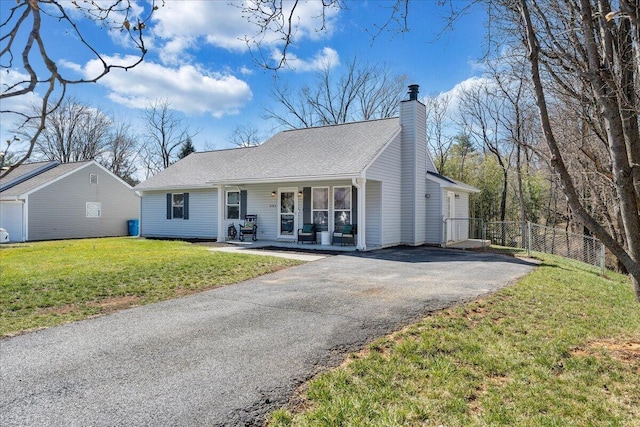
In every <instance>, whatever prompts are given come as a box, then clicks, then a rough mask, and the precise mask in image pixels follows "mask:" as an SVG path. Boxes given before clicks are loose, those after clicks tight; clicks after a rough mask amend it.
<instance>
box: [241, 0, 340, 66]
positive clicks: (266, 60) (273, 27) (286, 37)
mask: <svg viewBox="0 0 640 427" xmlns="http://www.w3.org/2000/svg"><path fill="white" fill-rule="evenodd" d="M320 1H321V10H320V12H319V14H320V16H319V17H318V18H320V19H319V23H320V24H319V27H318V28H317V29H316V31H317V32H321V31H324V30H325V28H326V27H325V23H326V17H327V15H328V14H329V13H330V11H331V9H342V8H344V7H345V5H344V3H343V0H320ZM300 3H302V2H300V0H293V1H285V0H253V1H247V2H242V5H241V6H239V8H241V9H242V15H243V17H244V18H245V19H246V20H247V21H248V22H250V23H252V24H254V25H255V27H256V30H257V31H256V34H254V35H247V36H245V38H244V41H245V43H246V44H247V47H248V48H249V51H250V52H251V54H252V55H253V57H254V59H255V60H256V62H257V63H258V64H259V65H260V66H262V67H264V68H266V69H271V70H278V69H280V68H282V67H284V66H286V64H287V54H288V51H289V47H290V45H291V44H292V43H294V41H295V38H296V34H297V31H298V25H299V23H300V17H299V10H298V7H299V6H300ZM274 38H275V40H273V42H272V43H269V42H267V40H272V39H274ZM274 47H275V49H276V50H277V51H279V54H276V55H274V53H273V48H274Z"/></svg>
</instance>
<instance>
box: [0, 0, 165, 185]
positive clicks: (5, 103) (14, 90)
mask: <svg viewBox="0 0 640 427" xmlns="http://www.w3.org/2000/svg"><path fill="white" fill-rule="evenodd" d="M134 6H135V7H134ZM157 8H158V6H157V4H156V0H151V2H150V6H149V7H148V8H146V9H144V8H143V9H140V8H139V4H138V2H135V4H134V2H133V1H131V0H111V1H104V2H103V1H100V2H98V1H82V2H80V1H71V2H67V1H61V0H47V1H37V0H17V1H15V5H14V6H12V7H11V8H9V10H8V12H7V13H6V15H5V16H3V17H2V18H1V20H0V30H1V31H2V32H1V33H0V69H2V71H3V72H5V73H7V76H9V77H7V80H6V81H7V82H8V83H7V84H4V85H3V87H2V89H1V92H0V104H1V107H0V113H1V114H3V115H4V114H6V115H11V116H15V117H16V120H19V121H20V122H19V123H18V124H17V127H18V128H19V129H20V130H22V129H23V127H24V126H28V127H29V128H30V129H31V131H30V135H31V138H30V140H29V141H28V147H27V149H26V150H25V152H24V154H23V155H22V156H21V158H20V159H19V160H18V161H16V162H15V163H14V165H13V166H12V167H17V166H18V165H20V164H21V163H23V162H24V161H25V160H26V159H28V158H29V156H31V153H32V152H33V149H34V147H35V145H36V141H37V140H38V138H39V137H40V134H41V133H42V132H43V131H44V130H45V128H46V118H47V116H48V115H49V114H51V113H52V112H53V111H55V110H56V109H57V108H58V107H59V106H60V103H61V102H62V100H63V99H64V97H65V94H66V91H67V88H68V86H69V85H77V84H84V83H90V82H97V81H98V80H100V79H101V78H102V77H104V76H105V75H107V74H108V73H109V72H110V71H111V70H112V69H114V68H120V69H125V70H127V69H130V68H133V67H135V66H136V65H138V64H139V63H140V62H141V61H142V60H143V59H144V56H145V55H146V52H147V49H146V47H145V44H144V39H143V33H144V30H145V29H146V26H147V25H146V23H147V22H148V20H149V19H150V17H151V14H152V13H153V11H154V10H156V9H157ZM138 10H144V11H143V14H146V15H145V16H142V15H136V14H135V13H136V11H138ZM79 17H80V18H79ZM82 19H87V20H89V21H93V22H95V23H99V24H101V26H102V28H104V30H105V31H110V30H117V31H121V32H123V33H126V34H127V35H128V41H129V43H130V46H131V47H132V48H134V49H135V50H137V52H138V56H137V58H136V59H134V60H132V61H131V62H130V63H128V64H113V63H109V62H107V60H106V59H105V57H103V56H102V55H101V54H100V53H99V52H98V51H97V50H96V49H97V48H96V46H95V45H94V44H92V42H91V41H89V40H88V39H87V38H86V37H85V35H84V33H83V30H82V25H80V23H81V21H82ZM58 29H64V30H66V31H70V32H71V33H72V34H74V36H75V38H74V40H75V41H77V45H76V46H73V47H70V49H71V48H74V49H84V50H85V51H86V52H88V53H89V54H90V55H91V56H92V57H94V58H97V59H98V60H99V61H100V62H101V64H102V68H101V70H100V71H99V72H98V73H97V74H96V75H94V76H92V77H90V78H83V79H74V78H69V77H68V76H66V75H64V74H63V73H62V72H61V69H60V68H59V67H58V66H57V64H56V61H54V60H53V59H52V58H51V57H50V56H49V53H48V50H47V43H46V38H47V37H52V36H53V34H56V32H58ZM33 95H37V96H38V97H41V98H40V99H41V101H39V106H40V108H39V109H38V111H37V112H32V111H31V112H30V111H22V110H20V109H19V108H18V107H16V106H15V105H16V104H19V102H10V101H18V100H20V99H23V100H24V99H28V97H29V96H33ZM8 172H9V170H8V171H0V176H2V175H4V174H6V173H8Z"/></svg>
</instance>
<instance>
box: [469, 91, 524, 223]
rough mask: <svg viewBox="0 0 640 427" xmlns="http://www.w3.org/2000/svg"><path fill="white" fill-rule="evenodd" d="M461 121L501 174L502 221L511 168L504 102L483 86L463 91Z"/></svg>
mask: <svg viewBox="0 0 640 427" xmlns="http://www.w3.org/2000/svg"><path fill="white" fill-rule="evenodd" d="M459 108H460V117H461V122H462V126H463V128H464V129H465V134H467V135H469V136H470V137H472V138H474V139H476V140H477V143H478V145H479V146H481V147H483V149H484V150H486V151H488V152H489V153H491V154H492V155H493V156H494V157H495V159H496V161H497V162H498V164H499V165H500V169H501V170H502V192H501V196H500V221H505V219H506V212H507V191H508V188H509V187H508V186H509V170H510V167H511V162H510V156H511V148H512V147H511V146H510V144H508V142H507V141H505V132H506V130H505V128H504V126H503V122H502V119H503V117H504V114H505V101H504V98H503V97H502V96H498V95H497V93H496V91H495V88H493V87H491V86H489V85H488V84H482V85H478V86H473V87H470V88H468V89H465V90H464V91H463V92H462V95H461V97H460V107H459Z"/></svg>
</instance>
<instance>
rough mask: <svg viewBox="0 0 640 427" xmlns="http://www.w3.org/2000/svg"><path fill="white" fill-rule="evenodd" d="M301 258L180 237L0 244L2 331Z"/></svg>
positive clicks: (143, 300) (220, 281)
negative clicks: (210, 246) (217, 247)
mask: <svg viewBox="0 0 640 427" xmlns="http://www.w3.org/2000/svg"><path fill="white" fill-rule="evenodd" d="M296 264H299V262H298V261H292V260H285V259H282V258H274V257H265V256H255V255H240V254H229V253H221V252H213V253H212V252H211V251H209V250H207V249H206V248H204V247H200V246H195V245H191V244H188V243H185V242H178V241H160V240H145V239H131V238H106V239H86V240H67V241H54V242H40V243H27V244H19V245H11V246H9V247H2V248H0V336H8V335H13V334H16V333H19V332H21V331H25V330H28V329H33V328H42V327H49V326H55V325H59V324H62V323H65V322H69V321H74V320H79V319H84V318H87V317H90V316H94V315H98V314H103V313H107V312H111V311H114V310H117V309H122V308H126V307H130V306H133V305H142V304H148V303H152V302H157V301H162V300H167V299H170V298H175V297H177V296H181V295H186V294H190V293H194V292H198V291H201V290H205V289H211V288H214V287H217V286H222V285H226V284H230V283H236V282H240V281H242V280H247V279H250V278H252V277H256V276H259V275H262V274H266V273H269V272H272V271H275V270H278V269H281V268H283V267H287V266H292V265H296Z"/></svg>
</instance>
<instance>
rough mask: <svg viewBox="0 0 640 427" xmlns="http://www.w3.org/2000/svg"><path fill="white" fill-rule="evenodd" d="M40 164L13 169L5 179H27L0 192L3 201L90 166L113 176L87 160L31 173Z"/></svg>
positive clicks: (60, 164) (20, 195) (59, 164)
mask: <svg viewBox="0 0 640 427" xmlns="http://www.w3.org/2000/svg"><path fill="white" fill-rule="evenodd" d="M42 164H43V163H29V164H26V165H20V166H18V167H17V168H16V169H14V170H13V171H12V172H11V173H10V174H9V175H7V177H9V179H11V181H13V179H12V178H15V177H16V176H23V177H24V176H25V175H28V177H27V179H24V180H20V182H18V183H17V184H14V185H11V186H8V185H7V188H6V189H3V190H2V192H1V193H0V196H1V197H2V198H5V199H6V198H17V197H22V196H25V195H27V194H29V193H31V192H33V191H36V190H39V189H40V188H43V187H46V186H47V185H49V184H51V183H53V182H55V181H57V180H59V179H62V178H64V177H65V176H66V175H68V174H70V173H73V172H75V171H76V170H79V169H82V168H84V167H86V166H88V165H90V164H96V165H97V166H99V167H100V168H101V169H104V170H105V171H106V172H108V173H109V174H111V175H113V174H112V173H111V172H109V171H108V170H107V169H105V168H104V167H102V166H101V165H100V164H99V163H97V162H95V161H93V160H88V161H85V162H75V163H57V164H55V165H53V166H52V167H50V168H46V169H44V170H42V171H40V172H39V173H33V171H34V170H39V169H38V168H34V165H42ZM23 166H25V168H24V169H21V168H22V167H23ZM16 171H17V173H16V175H14V174H13V173H14V172H16ZM25 171H29V172H27V173H26V174H25ZM113 176H115V175H113ZM7 177H5V178H7ZM118 179H119V178H118ZM3 183H4V179H3ZM122 183H123V184H124V185H127V186H128V184H126V183H124V181H123V182H122ZM7 184H9V181H7ZM129 188H130V187H129Z"/></svg>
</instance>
